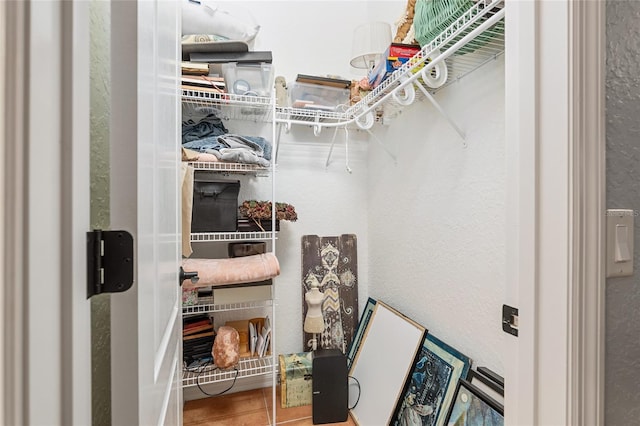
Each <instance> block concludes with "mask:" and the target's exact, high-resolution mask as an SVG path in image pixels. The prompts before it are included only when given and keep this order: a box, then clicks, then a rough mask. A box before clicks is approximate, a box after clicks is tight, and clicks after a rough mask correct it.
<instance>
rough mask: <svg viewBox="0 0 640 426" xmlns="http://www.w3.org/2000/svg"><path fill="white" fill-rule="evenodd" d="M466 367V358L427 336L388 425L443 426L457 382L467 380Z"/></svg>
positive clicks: (469, 361)
mask: <svg viewBox="0 0 640 426" xmlns="http://www.w3.org/2000/svg"><path fill="white" fill-rule="evenodd" d="M470 366H471V360H470V359H469V357H468V356H466V355H464V354H462V353H461V352H460V351H458V350H457V349H454V348H453V347H451V346H449V345H448V344H446V343H444V342H443V341H441V340H440V339H438V338H436V337H435V336H433V335H430V334H429V335H427V337H426V338H425V340H424V342H423V344H422V348H421V349H420V353H419V354H418V356H417V357H416V359H415V361H414V364H413V367H412V370H411V375H410V376H409V378H408V379H407V383H405V387H404V390H403V394H402V397H401V398H400V400H399V401H398V402H397V405H396V409H395V412H394V416H393V418H392V421H391V423H390V424H391V425H392V426H404V425H416V426H443V425H444V424H445V421H446V417H447V413H448V411H449V406H450V405H451V402H452V401H453V398H454V396H455V392H456V384H457V383H458V379H459V378H465V377H467V372H468V371H469V368H470Z"/></svg>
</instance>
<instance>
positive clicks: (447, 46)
mask: <svg viewBox="0 0 640 426" xmlns="http://www.w3.org/2000/svg"><path fill="white" fill-rule="evenodd" d="M503 3H504V0H478V1H477V2H476V3H475V4H474V5H473V6H472V7H471V8H470V9H469V10H467V11H466V12H465V13H464V14H463V15H462V16H461V17H460V18H459V19H458V20H456V21H455V22H454V23H453V24H451V25H450V26H449V27H448V28H446V29H445V30H444V31H443V32H442V33H441V34H440V35H438V37H436V38H435V39H434V40H433V41H431V42H430V43H429V44H427V45H425V46H423V47H422V49H420V51H419V52H418V53H416V54H415V55H414V56H413V58H411V59H410V60H409V61H407V62H406V63H405V64H404V65H403V66H402V67H400V68H399V69H398V70H396V71H395V72H394V73H393V74H392V75H391V76H389V77H388V78H387V79H385V80H384V81H383V82H382V83H380V85H379V86H377V87H376V88H375V89H374V90H372V91H371V92H370V93H369V94H367V95H366V96H365V97H364V98H363V99H362V100H361V101H360V102H358V103H357V104H355V105H353V106H351V107H349V108H348V109H346V110H345V111H344V112H336V113H330V112H325V111H317V112H313V111H307V110H300V109H294V108H276V122H279V123H284V124H285V125H287V126H290V125H291V124H305V125H312V126H314V131H315V132H316V134H318V133H319V128H321V127H338V126H344V125H347V124H351V123H355V124H357V125H358V127H361V128H363V129H368V128H370V127H371V125H373V123H374V122H375V121H378V120H379V118H380V116H381V115H384V116H385V117H389V116H395V115H397V114H398V113H399V112H400V111H401V110H402V109H404V108H406V107H407V106H408V105H409V104H411V103H413V102H415V99H418V100H419V99H422V98H424V97H425V96H426V95H425V94H424V92H422V90H424V91H426V92H427V93H429V94H431V93H435V92H437V91H438V90H441V89H442V88H444V87H446V86H447V85H450V84H452V83H454V82H456V81H458V80H460V79H461V78H463V77H464V76H466V75H468V74H469V73H471V72H473V71H475V70H476V69H478V68H479V67H481V66H482V65H484V64H486V63H487V62H489V61H490V60H491V59H496V58H498V57H499V56H500V55H502V54H503V52H504V37H503V32H502V29H503V26H504V14H505V12H504V9H503V8H502V6H503ZM478 40H482V41H481V42H479V41H478ZM470 46H472V47H470ZM445 60H448V62H445ZM440 63H443V65H444V66H446V67H447V71H448V78H447V80H446V82H445V83H444V84H442V85H441V86H440V87H438V88H436V89H433V88H425V87H424V85H423V83H422V81H421V80H422V79H421V72H420V69H421V68H423V67H424V68H425V69H426V71H428V70H430V69H433V68H435V67H436V66H437V65H438V64H440ZM426 71H425V72H426ZM411 85H415V86H417V87H418V88H419V89H420V88H422V90H420V91H419V92H417V96H415V98H414V99H413V100H412V101H410V102H405V101H404V100H402V99H403V96H402V93H403V91H404V90H405V88H407V89H412V88H411ZM421 92H422V93H421ZM398 95H401V96H398ZM398 98H399V99H401V100H400V101H399V100H398ZM381 111H383V114H380V112H381Z"/></svg>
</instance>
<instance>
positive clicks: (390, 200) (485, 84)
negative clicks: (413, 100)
mask: <svg viewBox="0 0 640 426" xmlns="http://www.w3.org/2000/svg"><path fill="white" fill-rule="evenodd" d="M436 99H437V100H438V101H439V102H440V103H441V105H442V107H443V108H444V110H445V111H446V112H447V113H448V114H449V115H450V116H451V117H452V118H453V119H454V120H455V121H456V122H457V124H458V125H459V127H461V128H462V129H463V130H464V131H465V132H466V134H467V138H466V141H467V144H468V147H467V148H463V146H462V141H461V139H460V138H459V136H458V134H457V133H455V131H453V129H452V128H451V127H450V126H449V124H448V123H447V122H446V121H444V120H443V119H442V117H441V116H440V115H439V113H438V112H437V111H436V110H435V109H434V108H433V107H432V106H431V104H430V103H428V101H426V100H425V101H422V102H421V103H419V104H414V105H413V106H412V107H411V108H409V109H406V110H405V112H404V113H403V115H402V116H401V117H399V118H398V119H397V120H396V121H395V122H393V123H392V125H391V126H389V127H388V128H383V130H382V131H381V132H379V134H378V136H379V137H380V139H381V140H382V141H384V143H385V144H386V146H387V147H389V149H390V150H391V151H392V152H394V153H396V155H397V164H394V162H393V160H392V159H391V157H389V156H388V155H387V154H386V153H385V152H384V151H383V150H382V149H378V148H377V147H376V146H375V145H372V146H371V147H370V159H369V182H368V189H369V256H370V258H369V264H370V269H369V280H370V283H371V284H370V288H369V291H370V294H371V296H372V297H374V298H376V299H380V300H384V301H386V302H388V303H389V304H391V305H392V306H394V307H396V308H397V309H399V310H401V311H402V312H403V313H405V314H406V315H408V316H409V317H411V318H413V319H415V320H416V321H418V322H419V323H421V324H423V325H424V326H425V327H427V328H428V329H429V332H430V333H432V334H433V335H435V336H436V337H439V338H440V339H442V340H444V341H445V342H448V343H449V344H451V345H453V346H454V347H456V348H458V349H459V350H461V351H462V352H463V353H465V354H467V355H468V356H470V357H471V358H472V359H473V360H474V361H475V362H476V363H477V364H479V365H484V366H487V367H489V368H492V369H494V370H495V371H497V372H502V370H503V358H502V352H503V350H502V348H503V336H505V334H504V332H503V331H502V328H501V323H500V319H501V313H502V311H501V310H502V303H503V300H504V295H505V238H506V236H505V235H506V234H505V230H506V228H505V217H506V216H505V215H506V212H505V197H506V183H505V182H506V181H505V173H506V172H505V163H504V160H505V154H504V146H505V140H504V58H503V57H502V58H500V59H498V60H497V61H495V62H492V63H490V64H488V65H487V66H485V67H483V68H481V69H480V70H477V71H476V72H475V73H474V74H471V75H469V76H467V77H466V78H465V79H463V80H461V81H459V82H458V83H456V84H453V85H452V86H449V87H448V88H446V89H444V90H442V91H440V92H439V93H438V94H437V95H436Z"/></svg>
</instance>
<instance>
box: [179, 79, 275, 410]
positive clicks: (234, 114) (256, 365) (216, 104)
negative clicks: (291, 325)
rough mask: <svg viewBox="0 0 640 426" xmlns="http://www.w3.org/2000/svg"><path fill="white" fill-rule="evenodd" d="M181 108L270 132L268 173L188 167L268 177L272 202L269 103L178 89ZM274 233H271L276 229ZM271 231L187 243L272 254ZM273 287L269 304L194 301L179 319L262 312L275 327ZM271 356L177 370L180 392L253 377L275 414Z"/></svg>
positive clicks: (227, 166) (194, 237)
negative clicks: (267, 379)
mask: <svg viewBox="0 0 640 426" xmlns="http://www.w3.org/2000/svg"><path fill="white" fill-rule="evenodd" d="M182 107H183V113H185V112H186V113H193V112H195V113H198V115H201V114H211V113H215V114H216V116H217V117H219V118H220V119H222V120H239V121H244V122H255V123H263V124H264V125H270V126H271V140H272V141H273V154H272V160H271V165H270V166H269V167H260V166H257V165H252V164H243V163H229V162H222V161H220V162H190V163H189V164H190V166H191V167H193V169H194V170H206V171H211V172H217V173H220V174H222V175H237V174H244V175H255V176H269V177H271V191H270V198H271V199H272V200H275V199H276V183H275V175H276V173H275V171H276V161H275V155H277V141H276V126H275V124H274V116H275V98H274V97H259V96H246V95H234V94H227V93H219V92H216V91H213V90H210V89H207V88H202V89H195V88H185V87H183V88H182ZM275 223H276V222H275V216H273V217H272V225H274V224H275ZM276 229H277V228H276ZM277 235H278V232H277V231H262V232H242V231H238V232H200V233H191V236H190V240H191V242H192V243H219V242H231V241H256V240H263V241H271V250H272V251H274V252H275V249H276V240H277V238H278V237H277ZM274 284H275V283H272V285H271V298H270V299H268V300H258V301H253V302H242V303H225V304H216V303H215V302H214V298H213V296H211V297H199V298H198V303H197V304H195V305H190V306H183V308H182V313H183V315H184V316H189V315H197V314H213V313H220V312H229V311H244V310H254V309H259V310H266V311H268V312H269V316H270V319H271V321H272V323H273V324H275V321H276V309H275V306H276V304H275V298H276V294H275V285H274ZM271 333H272V334H271V343H270V346H271V348H275V347H276V333H275V330H274V329H273V328H272V330H271ZM275 365H276V356H275V351H271V352H270V353H269V354H267V355H265V356H263V357H256V356H254V357H247V358H241V359H240V362H239V364H238V366H237V368H236V369H231V370H218V369H215V367H214V366H212V365H207V366H203V367H201V368H194V369H187V368H185V369H184V370H183V375H182V386H183V387H191V386H197V385H208V384H213V383H218V382H224V381H229V380H240V379H243V378H247V377H254V376H264V375H267V376H269V375H270V376H271V381H272V410H273V413H275V409H276V390H275V389H276V388H275V386H276V383H277V374H276V373H277V369H276V368H274V366H275Z"/></svg>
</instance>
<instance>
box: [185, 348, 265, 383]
mask: <svg viewBox="0 0 640 426" xmlns="http://www.w3.org/2000/svg"><path fill="white" fill-rule="evenodd" d="M212 368H213V367H212V366H207V367H203V370H204V371H206V372H202V373H199V372H198V370H195V371H187V370H185V371H183V373H182V386H183V387H188V386H197V385H198V384H200V385H201V386H202V385H206V384H210V383H217V382H222V381H227V380H234V379H235V378H236V374H237V378H238V379H242V378H246V377H253V376H262V375H265V374H271V373H273V371H274V361H273V356H272V355H268V356H264V357H261V358H259V357H249V358H242V359H240V362H239V365H238V371H237V373H236V370H214V371H208V370H210V369H212Z"/></svg>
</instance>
